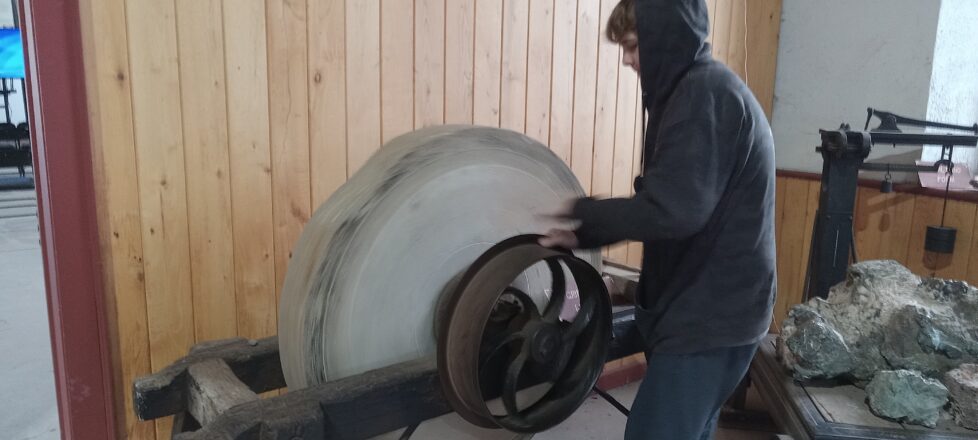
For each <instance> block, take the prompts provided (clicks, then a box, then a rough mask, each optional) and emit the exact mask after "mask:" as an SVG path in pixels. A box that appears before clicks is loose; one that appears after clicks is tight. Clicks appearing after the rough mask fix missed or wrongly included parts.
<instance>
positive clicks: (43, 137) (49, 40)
mask: <svg viewBox="0 0 978 440" xmlns="http://www.w3.org/2000/svg"><path fill="white" fill-rule="evenodd" d="M19 6H20V18H21V21H20V22H21V23H22V24H23V26H21V28H22V34H23V40H24V46H25V50H24V54H25V57H26V58H27V60H26V63H25V64H26V69H27V84H28V87H27V97H28V107H29V113H28V114H29V115H30V124H31V135H32V138H33V139H32V142H31V148H33V153H34V176H35V182H36V183H35V184H36V186H37V202H38V220H39V222H40V229H41V249H42V255H43V259H44V277H45V282H46V284H47V301H48V319H49V322H50V328H51V351H52V355H53V359H54V373H55V389H56V392H57V398H58V412H59V418H60V422H61V435H62V438H69V439H113V438H115V422H114V414H113V405H112V396H113V394H112V371H111V361H110V353H109V344H108V337H107V335H108V332H107V328H106V326H107V321H106V316H105V307H104V301H103V291H102V279H101V276H102V268H101V258H100V255H99V240H98V225H97V223H96V218H97V217H96V205H95V201H96V197H95V184H94V179H93V176H92V172H93V171H92V147H91V137H90V136H89V127H88V102H87V99H86V96H85V69H84V60H83V52H82V33H81V22H80V12H79V5H78V2H75V1H48V0H19Z"/></svg>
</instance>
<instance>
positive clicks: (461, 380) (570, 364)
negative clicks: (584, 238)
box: [437, 235, 611, 433]
mask: <svg viewBox="0 0 978 440" xmlns="http://www.w3.org/2000/svg"><path fill="white" fill-rule="evenodd" d="M538 238H539V236H537V235H521V236H517V237H513V238H510V239H508V240H505V241H503V242H501V243H499V244H497V245H496V246H494V247H492V248H491V249H489V250H488V251H487V252H486V253H484V254H483V255H482V256H480V257H479V258H478V259H477V260H476V261H475V262H474V263H473V264H472V265H471V266H470V268H469V269H468V270H467V271H466V272H465V274H464V275H463V276H462V278H461V279H460V280H459V282H458V284H457V285H456V287H455V289H454V290H453V291H452V292H451V293H450V296H449V297H448V298H446V299H445V301H444V308H443V309H442V311H441V314H442V316H441V317H440V319H439V324H438V326H439V328H438V331H437V336H438V350H437V358H438V370H439V380H440V381H441V385H442V391H443V393H444V395H445V398H446V400H448V402H449V404H450V405H451V406H452V408H453V409H454V410H455V411H456V412H457V413H458V414H459V415H460V416H462V417H463V418H464V419H466V420H467V421H469V422H470V423H472V424H474V425H477V426H481V427H485V428H505V429H508V430H510V431H514V432H522V433H529V432H540V431H543V430H546V429H548V428H550V427H552V426H554V425H557V424H558V423H560V422H562V421H563V420H565V419H566V418H567V417H569V416H570V415H571V414H573V412H574V411H575V410H576V409H577V408H578V407H579V406H580V405H581V403H583V401H584V400H585V399H586V398H587V396H588V395H589V394H590V391H591V388H592V387H593V386H594V384H595V382H596V381H597V379H598V376H599V375H600V372H601V368H602V365H603V363H604V360H605V357H606V355H607V349H608V344H607V341H608V339H609V338H610V335H611V304H610V299H609V298H608V294H607V290H606V288H605V285H604V282H603V281H602V279H601V276H600V275H599V274H598V273H597V271H596V270H595V269H594V268H593V267H592V266H591V265H589V264H588V263H587V262H585V261H584V260H581V259H578V258H577V257H575V256H574V255H573V254H571V253H570V252H568V251H565V250H555V249H548V248H544V247H542V246H539V245H538V244H537V240H538ZM540 261H545V262H547V264H548V266H550V268H551V272H552V274H553V275H554V277H553V278H554V281H555V283H554V286H553V287H554V291H555V294H554V295H552V296H551V301H550V303H549V304H548V305H547V307H546V310H545V311H544V313H543V316H544V317H546V316H548V315H550V319H552V321H553V322H551V323H550V324H545V325H552V326H559V328H560V334H561V335H562V336H561V339H562V340H563V343H564V344H565V345H564V346H563V347H562V348H560V354H559V355H557V359H553V364H552V366H553V369H554V371H555V376H557V377H556V378H554V379H553V381H552V382H553V386H552V387H551V389H550V391H548V392H547V394H546V395H544V396H543V397H542V398H541V399H540V400H539V401H537V402H536V403H534V404H532V405H530V406H529V407H527V408H523V409H518V408H516V405H515V398H514V394H515V387H516V383H517V380H518V379H519V377H520V374H521V371H522V370H523V369H524V367H526V364H527V358H528V357H529V356H530V351H531V350H532V348H530V346H531V341H530V340H529V339H527V340H524V341H521V349H520V350H519V354H514V355H513V356H512V357H511V358H510V365H509V367H508V368H507V380H506V383H505V384H504V386H503V401H504V404H505V407H506V409H507V415H505V416H497V415H493V414H492V413H491V412H490V411H489V409H488V407H487V406H486V399H485V398H484V396H483V394H482V388H481V386H480V371H479V369H480V363H481V359H480V344H481V343H482V341H483V335H484V332H485V330H486V323H487V322H488V321H489V318H490V314H491V313H492V310H493V306H494V305H495V303H496V301H497V299H498V298H499V297H500V295H502V294H503V292H504V291H505V290H506V288H507V287H508V286H509V285H510V283H512V281H513V280H514V279H515V278H516V277H517V276H518V275H519V274H520V273H521V272H523V271H524V270H526V269H527V268H528V267H530V266H532V265H533V264H535V263H537V262H540ZM558 261H559V262H560V263H563V264H564V265H566V266H567V268H568V269H569V270H570V272H571V274H572V275H573V277H574V281H575V283H576V284H577V285H578V290H579V294H580V297H581V304H582V308H581V312H579V313H578V316H577V317H575V319H574V320H573V323H559V322H558V321H557V315H559V310H560V307H561V305H562V303H563V298H564V295H563V294H562V293H563V292H562V290H561V289H562V288H563V276H562V269H561V268H560V264H559V263H558ZM555 268H556V270H555ZM557 293H559V294H557ZM554 310H556V313H554ZM541 322H543V321H541ZM507 391H508V392H507Z"/></svg>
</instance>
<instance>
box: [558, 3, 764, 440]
mask: <svg viewBox="0 0 978 440" xmlns="http://www.w3.org/2000/svg"><path fill="white" fill-rule="evenodd" d="M709 29H710V26H709V17H708V13H707V8H706V4H705V2H704V0H622V1H621V2H620V3H619V4H618V6H616V8H615V9H614V11H613V13H612V15H611V17H610V19H609V21H608V28H607V32H606V33H607V36H608V38H609V39H610V40H612V41H614V42H616V43H618V44H620V45H621V46H622V49H623V60H622V62H623V64H625V65H628V66H631V67H632V68H634V69H635V70H636V71H637V72H638V74H639V76H640V80H641V85H642V90H643V100H644V107H645V110H646V111H647V112H648V125H647V127H646V129H645V144H644V155H643V164H642V168H641V169H642V174H641V175H640V176H638V177H636V179H635V195H634V196H633V197H630V198H612V199H604V200H596V199H592V198H582V199H579V200H576V201H573V203H571V204H569V207H568V208H567V210H566V212H563V213H559V214H558V215H560V216H563V217H565V218H568V219H571V220H575V221H577V222H578V224H579V227H578V228H577V229H575V230H560V229H555V230H551V231H550V232H548V234H547V235H546V236H545V237H544V238H542V239H541V240H540V244H542V245H544V246H557V247H564V248H568V249H575V248H584V249H591V248H598V247H601V246H605V245H608V244H612V243H615V242H619V241H623V240H634V241H640V242H642V243H643V244H644V254H643V257H642V275H641V279H640V282H639V289H638V294H637V297H636V308H635V313H636V321H637V325H638V328H639V331H640V333H641V335H642V337H643V339H644V342H645V347H646V358H647V359H648V370H647V373H646V376H645V379H644V381H643V383H642V385H641V387H640V388H639V391H638V394H637V395H636V397H635V402H634V403H633V405H632V409H631V415H630V416H629V418H628V423H627V426H626V432H625V438H626V439H671V440H682V439H700V438H702V439H709V438H712V436H713V433H714V431H715V430H716V419H717V416H718V414H719V410H720V407H721V406H722V405H723V403H724V402H725V401H726V400H727V399H728V398H729V396H730V395H731V394H732V393H733V391H734V389H735V388H736V386H737V384H738V383H739V382H740V381H741V380H742V379H743V377H744V375H745V374H746V372H747V369H748V367H749V365H750V361H751V359H752V358H753V356H754V353H755V351H756V349H757V345H758V343H759V342H760V341H761V339H762V338H763V337H764V335H765V334H766V333H767V330H768V326H769V325H770V322H771V314H772V309H773V305H774V297H775V287H776V284H777V282H776V273H775V233H774V197H775V164H774V141H773V138H772V135H771V129H770V126H769V125H768V121H767V118H766V117H765V115H764V111H763V109H762V108H761V106H760V104H758V102H757V100H756V99H755V98H754V95H753V94H752V93H751V91H750V90H749V89H748V88H747V86H746V85H745V84H744V82H743V81H741V79H740V78H739V77H738V76H737V75H736V74H734V73H733V72H732V71H731V70H730V69H728V68H726V67H725V66H724V65H723V64H721V63H720V62H718V61H716V60H714V59H713V58H712V56H711V54H710V51H711V48H710V45H709V44H708V43H706V37H707V34H708V33H709Z"/></svg>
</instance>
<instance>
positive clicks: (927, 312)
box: [778, 261, 978, 384]
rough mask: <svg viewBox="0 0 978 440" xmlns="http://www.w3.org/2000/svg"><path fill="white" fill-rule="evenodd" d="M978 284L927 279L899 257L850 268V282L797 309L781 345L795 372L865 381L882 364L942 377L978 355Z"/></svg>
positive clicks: (798, 375) (797, 375)
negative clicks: (899, 259) (905, 264)
mask: <svg viewBox="0 0 978 440" xmlns="http://www.w3.org/2000/svg"><path fill="white" fill-rule="evenodd" d="M976 339H978V289H975V288H974V287H972V286H970V285H968V284H967V283H964V282H961V281H951V280H942V279H923V280H922V279H921V278H919V277H917V276H916V275H914V274H913V273H911V272H910V271H909V270H907V268H905V267H903V266H902V265H900V264H899V263H897V262H895V261H866V262H861V263H857V264H855V265H853V266H852V267H850V268H849V273H848V277H847V279H846V282H844V283H840V284H839V285H836V286H835V287H833V288H832V290H831V291H830V292H829V297H828V299H825V300H823V299H820V298H815V299H812V300H811V301H809V302H807V303H805V304H801V305H797V306H795V307H793V308H792V310H791V312H790V313H789V315H788V318H787V319H786V320H785V321H784V324H783V326H782V332H781V336H780V338H779V339H778V352H779V355H780V356H781V359H782V362H783V363H784V365H785V366H786V367H788V368H790V369H791V370H792V371H793V373H794V376H795V378H797V379H799V380H808V379H833V378H843V379H850V380H853V381H854V382H855V383H857V384H865V383H866V382H868V381H869V380H871V379H873V377H874V375H875V374H876V372H878V371H882V370H901V369H906V370H916V371H920V372H922V373H924V375H926V376H929V377H932V378H943V375H944V373H945V372H947V371H948V370H951V369H953V368H955V367H957V366H958V365H961V364H964V363H975V362H976V361H978V340H976Z"/></svg>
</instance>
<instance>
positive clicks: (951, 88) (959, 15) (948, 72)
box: [923, 0, 978, 170]
mask: <svg viewBox="0 0 978 440" xmlns="http://www.w3.org/2000/svg"><path fill="white" fill-rule="evenodd" d="M927 119H929V120H932V121H942V122H948V123H952V124H960V125H972V124H974V123H975V122H978V1H975V0H943V2H942V4H941V14H940V22H939V24H938V27H937V42H936V43H935V46H934V71H933V75H932V76H931V83H930V101H929V103H928V105H927ZM936 131H939V132H943V131H946V130H936ZM940 155H941V148H940V147H925V148H924V155H923V158H924V160H932V161H933V160H937V159H940ZM976 156H978V155H976V154H975V150H974V149H973V148H961V149H955V151H954V162H955V163H967V164H969V165H970V166H971V169H972V170H978V161H976Z"/></svg>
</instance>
